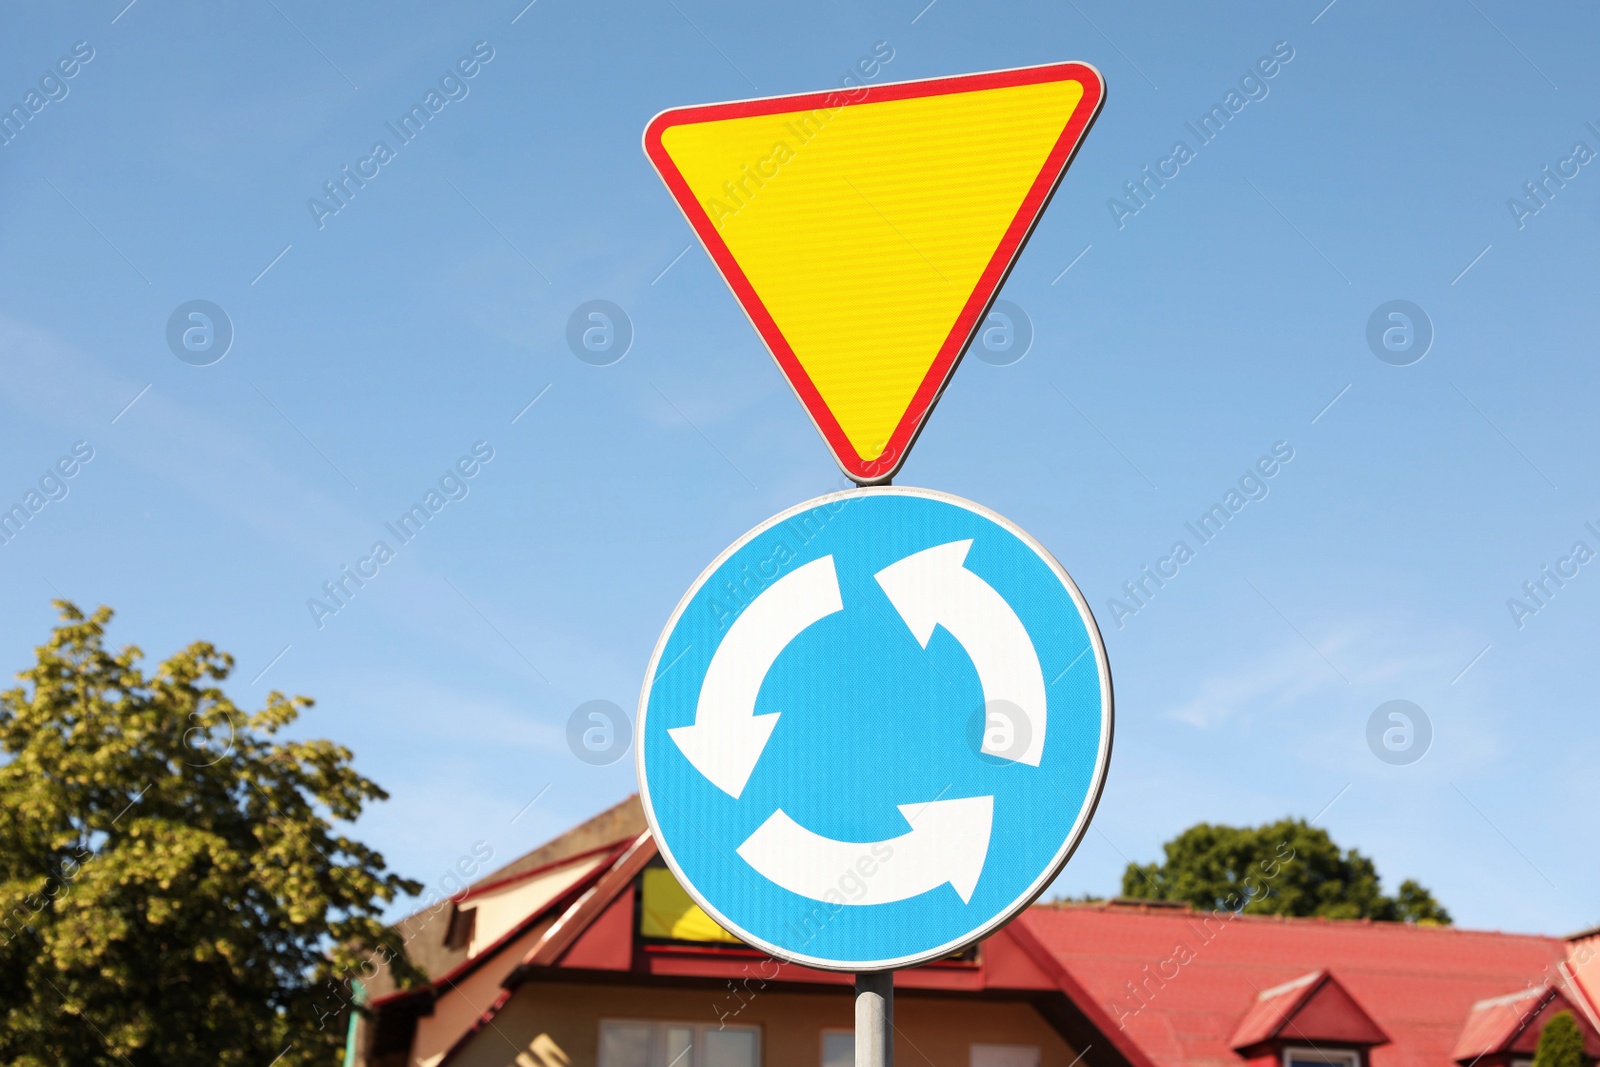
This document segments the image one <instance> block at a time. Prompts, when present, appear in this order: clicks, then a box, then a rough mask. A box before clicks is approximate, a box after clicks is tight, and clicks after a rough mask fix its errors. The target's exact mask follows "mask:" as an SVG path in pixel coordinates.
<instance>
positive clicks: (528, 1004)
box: [451, 982, 1078, 1067]
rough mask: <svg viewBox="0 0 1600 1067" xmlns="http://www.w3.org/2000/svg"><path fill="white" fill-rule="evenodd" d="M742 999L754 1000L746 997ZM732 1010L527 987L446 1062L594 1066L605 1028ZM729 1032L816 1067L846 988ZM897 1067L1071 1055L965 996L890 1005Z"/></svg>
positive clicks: (766, 1008)
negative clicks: (1027, 1052)
mask: <svg viewBox="0 0 1600 1067" xmlns="http://www.w3.org/2000/svg"><path fill="white" fill-rule="evenodd" d="M746 996H747V997H749V996H750V994H748V993H747V994H746ZM730 1005H731V1006H736V1005H737V1001H734V1000H732V999H731V995H730V994H727V993H726V992H725V991H723V990H721V989H720V988H718V987H708V988H705V989H662V988H660V987H659V986H655V987H647V986H629V985H587V984H585V985H574V984H555V983H542V982H528V983H525V984H524V985H522V986H520V987H519V988H518V989H517V991H516V993H515V994H514V995H513V996H512V999H511V1000H510V1002H509V1003H507V1004H506V1006H505V1007H504V1008H502V1009H501V1010H500V1012H499V1014H498V1015H496V1016H495V1020H494V1025H493V1026H492V1027H485V1028H484V1030H482V1031H481V1032H479V1033H478V1034H476V1035H475V1036H474V1037H473V1038H472V1039H471V1041H470V1042H469V1043H468V1045H467V1046H466V1047H465V1048H464V1049H462V1051H461V1052H460V1053H459V1054H458V1055H456V1056H455V1057H454V1058H453V1059H452V1060H451V1067H596V1063H595V1059H596V1056H597V1054H598V1046H599V1039H600V1021H601V1020H602V1019H651V1020H661V1021H671V1022H687V1023H713V1024H714V1023H716V1022H717V1019H718V1013H719V1010H720V1011H721V1012H724V1013H726V1012H728V1011H729V1008H730ZM723 1021H724V1022H725V1023H727V1024H728V1025H730V1026H731V1025H740V1026H755V1027H759V1028H760V1030H761V1064H762V1067H820V1065H821V1063H822V1032H823V1030H848V1029H850V1028H851V1027H852V1026H853V1025H854V1007H853V1000H852V996H851V992H850V989H849V987H841V988H840V989H838V990H837V991H833V992H825V993H823V992H819V993H777V992H758V993H756V994H755V995H754V997H753V999H750V1000H749V1001H748V1003H747V1004H746V1006H745V1007H744V1009H743V1010H742V1011H740V1012H739V1014H738V1015H728V1016H727V1017H726V1018H725V1019H724V1020H723ZM895 1027H896V1029H897V1030H898V1035H897V1037H896V1041H895V1053H894V1054H895V1060H896V1062H898V1063H900V1064H904V1065H913V1067H922V1065H930V1064H931V1065H932V1067H968V1063H969V1058H970V1056H971V1046H972V1045H973V1044H998V1045H1031V1046H1034V1047H1037V1048H1038V1049H1039V1050H1040V1058H1039V1067H1071V1065H1072V1063H1073V1061H1074V1060H1075V1059H1076V1058H1077V1055H1078V1050H1076V1049H1073V1048H1070V1047H1069V1046H1068V1045H1067V1044H1066V1043H1065V1042H1064V1041H1063V1040H1062V1039H1061V1037H1060V1035H1058V1034H1057V1033H1056V1032H1055V1030H1053V1029H1051V1027H1050V1026H1049V1025H1048V1024H1047V1023H1046V1022H1045V1021H1044V1020H1043V1019H1042V1018H1041V1017H1040V1016H1039V1014H1038V1012H1036V1011H1035V1010H1034V1009H1033V1007H1032V1006H1031V1005H1028V1004H1026V1003H1019V1002H1015V1001H981V1000H976V999H973V998H970V997H964V998H961V999H956V998H953V997H924V996H918V995H916V994H914V993H911V992H907V991H905V990H900V991H897V995H896V997H895Z"/></svg>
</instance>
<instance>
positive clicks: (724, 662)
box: [667, 556, 844, 799]
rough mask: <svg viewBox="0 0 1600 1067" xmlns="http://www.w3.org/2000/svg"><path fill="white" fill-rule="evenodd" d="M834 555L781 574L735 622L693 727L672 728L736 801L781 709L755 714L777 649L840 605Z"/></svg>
mask: <svg viewBox="0 0 1600 1067" xmlns="http://www.w3.org/2000/svg"><path fill="white" fill-rule="evenodd" d="M843 608H844V604H843V603H842V602H841V601H840V600H839V580H838V577H837V576H836V575H835V574H834V570H833V557H832V556H823V557H822V558H821V559H815V560H812V561H811V562H810V563H807V564H805V565H804V566H802V567H798V568H796V569H795V570H794V571H792V572H790V573H789V574H786V575H784V576H783V577H782V578H779V579H778V580H777V581H776V582H774V583H773V584H772V585H771V586H769V587H768V588H767V589H765V590H763V591H762V592H761V593H760V594H759V595H758V596H757V597H756V598H755V600H754V601H753V602H751V604H750V606H749V607H747V608H745V609H744V611H743V612H742V613H741V614H740V615H739V617H738V618H737V619H735V620H734V623H733V625H732V626H731V627H730V628H729V629H728V636H727V637H724V638H723V639H722V644H720V645H718V646H717V651H716V652H715V653H714V654H713V655H712V657H711V663H710V665H709V666H708V667H707V668H706V677H705V682H704V683H702V685H701V687H700V700H699V703H697V704H696V705H695V711H694V725H692V726H679V727H676V728H674V729H671V730H668V731H667V733H668V735H670V736H671V738H672V740H673V741H675V742H676V743H677V745H678V748H679V749H681V750H682V751H683V754H684V757H685V758H686V759H688V761H689V762H690V763H692V764H694V766H695V769H696V770H698V771H699V772H700V773H701V774H703V775H705V776H706V777H707V778H708V779H710V780H711V784H712V785H714V786H716V787H717V788H718V789H720V790H722V791H723V792H724V793H727V794H728V795H729V796H731V797H733V798H735V799H738V796H739V794H740V793H742V792H744V786H745V783H746V782H748V781H749V780H750V772H751V771H753V770H755V768H756V761H757V760H759V759H761V752H762V750H763V749H764V748H766V747H767V739H768V738H769V737H771V736H772V728H773V727H774V726H776V725H778V714H779V713H778V712H776V711H771V712H768V713H767V714H765V715H757V714H756V696H757V695H758V694H759V693H760V692H761V682H762V680H763V679H765V678H766V676H767V672H768V671H769V670H771V669H772V664H773V663H774V662H775V661H776V660H777V658H778V654H779V653H781V652H782V651H783V650H784V649H785V648H787V647H788V645H789V642H790V641H793V640H794V639H795V638H796V637H798V636H799V635H800V632H801V631H802V630H804V629H805V628H806V627H808V626H810V625H811V624H812V623H814V622H816V621H817V620H819V619H823V618H826V617H827V616H829V615H832V614H833V613H834V612H836V611H841V610H843Z"/></svg>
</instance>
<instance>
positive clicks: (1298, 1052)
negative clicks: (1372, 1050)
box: [1279, 1045, 1366, 1067]
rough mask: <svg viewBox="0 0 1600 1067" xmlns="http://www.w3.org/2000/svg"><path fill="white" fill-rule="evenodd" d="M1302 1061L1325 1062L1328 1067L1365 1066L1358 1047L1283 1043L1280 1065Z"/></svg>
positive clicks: (1364, 1057) (1282, 1066)
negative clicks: (1322, 1046) (1320, 1046)
mask: <svg viewBox="0 0 1600 1067" xmlns="http://www.w3.org/2000/svg"><path fill="white" fill-rule="evenodd" d="M1295 1060H1300V1061H1301V1062H1302V1063H1325V1064H1328V1065H1329V1067H1366V1056H1365V1055H1363V1054H1362V1051H1361V1050H1360V1049H1358V1048H1348V1047H1343V1048H1339V1047H1336V1048H1326V1049H1324V1048H1316V1047H1315V1046H1312V1045H1285V1046H1284V1047H1283V1053H1282V1055H1281V1056H1280V1057H1279V1063H1280V1064H1281V1067H1291V1064H1292V1063H1293V1061H1295Z"/></svg>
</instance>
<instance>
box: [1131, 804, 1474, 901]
mask: <svg viewBox="0 0 1600 1067" xmlns="http://www.w3.org/2000/svg"><path fill="white" fill-rule="evenodd" d="M1162 848H1163V850H1164V852H1165V853H1166V859H1165V861H1164V862H1162V863H1159V864H1157V863H1150V864H1144V865H1140V864H1137V863H1130V864H1128V867H1127V869H1126V870H1125V871H1124V872H1123V875H1122V895H1123V896H1124V897H1132V898H1135V899H1140V900H1179V901H1187V902H1188V903H1190V904H1193V905H1194V906H1195V907H1198V908H1208V909H1218V910H1229V911H1236V910H1240V909H1243V910H1245V911H1249V912H1251V913H1253V914H1265V915H1323V916H1327V917H1328V918H1332V919H1360V918H1371V919H1386V920H1400V921H1407V922H1420V923H1428V924H1438V925H1447V924H1448V923H1449V922H1450V913H1449V912H1447V911H1445V909H1444V908H1443V907H1441V906H1440V904H1439V902H1438V901H1436V900H1434V899H1433V894H1432V893H1430V892H1428V890H1427V889H1425V888H1423V887H1422V886H1421V885H1419V884H1418V883H1416V882H1414V881H1411V880H1409V879H1408V880H1407V881H1405V882H1402V883H1401V885H1400V890H1399V892H1398V893H1397V894H1396V895H1395V896H1393V897H1390V896H1387V895H1385V894H1384V892H1383V889H1382V887H1381V886H1380V885H1379V882H1378V869H1377V867H1376V866H1375V865H1374V864H1373V862H1372V861H1371V860H1370V859H1368V858H1367V857H1365V856H1363V855H1362V854H1361V853H1359V852H1357V851H1356V850H1355V849H1350V850H1349V851H1348V852H1341V851H1340V849H1339V846H1338V845H1337V844H1335V843H1334V841H1333V838H1331V837H1329V836H1328V832H1327V831H1326V830H1323V829H1321V828H1320V827H1315V826H1312V825H1310V824H1309V823H1307V822H1306V821H1305V820H1304V819H1281V820H1279V821H1278V822H1275V823H1270V824H1268V825H1265V826H1258V827H1237V826H1213V825H1212V824H1210V823H1199V824H1197V825H1195V826H1191V827H1189V829H1187V830H1185V831H1184V832H1183V833H1181V834H1179V835H1178V836H1177V837H1175V838H1173V839H1172V840H1171V841H1168V842H1167V843H1166V844H1165V845H1163V846H1162Z"/></svg>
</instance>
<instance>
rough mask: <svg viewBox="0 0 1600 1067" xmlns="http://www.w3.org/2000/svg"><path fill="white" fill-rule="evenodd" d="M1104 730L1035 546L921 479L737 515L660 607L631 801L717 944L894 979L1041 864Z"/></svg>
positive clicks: (1017, 897)
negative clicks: (679, 590)
mask: <svg viewBox="0 0 1600 1067" xmlns="http://www.w3.org/2000/svg"><path fill="white" fill-rule="evenodd" d="M1111 720H1112V713H1111V674H1110V668H1109V666H1108V664H1107V663H1106V654H1105V647H1104V645H1103V644H1102V643H1101V640H1100V633H1099V630H1098V629H1097V628H1096V626H1095V623H1094V618H1093V616H1092V615H1091V614H1090V612H1089V606H1088V604H1087V603H1086V602H1085V601H1084V599H1083V595H1082V594H1081V593H1080V592H1079V591H1078V588H1077V586H1075V585H1074V584H1073V582H1072V579H1071V578H1069V577H1068V576H1067V573H1066V571H1064V570H1062V569H1061V566H1060V565H1059V564H1058V563H1056V561H1055V560H1054V559H1053V558H1052V557H1051V556H1050V554H1049V553H1048V552H1047V551H1045V549H1044V548H1043V547H1041V546H1040V545H1039V544H1038V543H1037V542H1036V541H1034V540H1033V539H1032V538H1031V537H1029V536H1028V535H1027V534H1026V533H1024V532H1023V531H1022V530H1020V529H1018V528H1017V527H1016V526H1014V525H1012V524H1011V523H1010V522H1007V521H1006V520H1005V519H1003V518H1001V517H1000V516H999V515H996V514H994V513H993V512H991V511H988V510H987V509H985V508H982V507H979V506H978V505H977V504H973V503H971V502H970V501H966V500H962V499H960V498H958V497H954V496H950V495H948V494H945V493H938V492H933V491H931V490H925V489H910V488H902V487H893V488H891V487H882V488H871V489H858V490H850V491H846V492H841V493H834V494H831V495H829V496H824V497H819V498H817V499H815V500H811V501H808V502H807V503H804V504H801V505H799V506H798V507H795V508H791V509H790V510H788V511H786V512H784V513H783V514H781V515H778V516H776V517H774V518H771V519H768V520H767V521H766V522H764V523H762V524H761V525H760V526H758V527H756V528H755V529H754V530H752V531H751V532H750V533H748V534H746V535H745V536H744V537H742V538H740V539H739V540H738V541H737V542H736V543H734V545H733V546H732V547H730V548H729V549H727V551H725V552H723V553H722V555H721V556H719V557H718V558H717V560H716V561H715V562H714V563H712V564H711V566H710V567H709V568H707V569H706V571H705V573H703V574H702V575H701V576H700V578H699V579H698V580H697V581H696V582H695V583H694V585H693V587H692V588H691V589H690V590H689V592H688V594H687V595H686V596H685V597H684V598H683V600H682V602H681V603H680V604H679V605H678V608H677V610H676V611H675V612H674V613H673V615H672V619H671V620H670V621H669V622H668V624H667V628H666V630H665V632H664V633H663V634H662V637H661V640H660V641H659V643H658V644H657V645H656V650H655V655H654V657H653V658H652V659H651V661H650V668H649V671H648V673H647V675H646V681H645V685H644V691H643V693H642V694H641V695H640V698H639V719H638V736H639V744H638V747H637V760H638V770H639V782H640V795H641V797H642V798H643V801H644V809H645V814H646V816H647V818H648V819H649V822H650V828H651V830H652V831H653V833H654V835H655V839H656V842H657V844H658V845H659V846H660V849H661V853H662V855H663V857H665V859H666V861H667V863H668V864H669V865H670V866H671V868H672V870H673V872H674V873H675V874H676V875H677V877H678V880H679V881H681V882H682V883H683V885H684V888H686V889H687V890H688V891H689V893H690V894H691V895H692V896H693V897H694V899H695V900H696V902H697V903H699V904H700V906H701V907H702V908H704V909H705V910H706V912H707V913H709V914H710V915H711V916H712V917H713V918H714V919H716V920H717V922H719V923H721V924H722V925H723V926H724V927H725V928H727V929H728V930H729V931H730V932H732V933H734V934H736V935H737V936H738V937H740V938H742V939H743V940H745V941H747V942H748V943H750V944H752V945H755V946H757V947H758V948H761V949H763V950H765V951H767V952H769V953H771V954H772V955H774V956H776V957H778V958H780V959H786V960H790V961H792V962H795V963H800V964H804V965H807V966H813V967H822V968H827V969H830V970H841V971H873V970H883V969H888V968H894V967H908V966H912V965H915V964H918V963H923V962H926V961H928V960H932V959H938V958H940V957H941V956H945V955H948V954H950V953H952V952H955V951H958V950H959V949H960V948H962V947H963V946H965V945H967V944H969V943H971V942H973V941H975V940H978V939H980V938H982V937H983V936H985V935H986V934H988V933H990V932H991V931H993V930H994V929H996V928H997V927H999V926H1000V925H1002V924H1003V923H1005V922H1006V921H1007V920H1009V919H1010V918H1012V917H1013V916H1014V915H1016V914H1017V912H1019V911H1021V910H1022V909H1023V908H1025V907H1026V906H1027V905H1028V904H1029V903H1031V902H1032V901H1033V899H1034V898H1035V897H1037V896H1038V895H1039V893H1040V892H1042V891H1043V890H1044V888H1045V886H1047V885H1048V884H1049V883H1050V881H1051V880H1052V879H1054V878H1055V876H1056V875H1057V874H1058V873H1059V872H1060V870H1061V868H1062V866H1063V865H1064V864H1065V863H1066V862H1067V858H1068V857H1069V856H1070V855H1071V854H1072V851H1073V849H1074V848H1076V847H1077V843H1078V840H1079V839H1080V838H1081V837H1082V835H1083V832H1084V830H1085V829H1086V828H1087V826H1088V823H1089V819H1090V816H1091V815H1092V814H1093V812H1094V807H1095V804H1096V802H1097V801H1098V800H1099V797H1100V790H1101V786H1102V784H1103V783H1104V781H1105V773H1106V764H1107V761H1108V760H1109V758H1110V755H1111Z"/></svg>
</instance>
